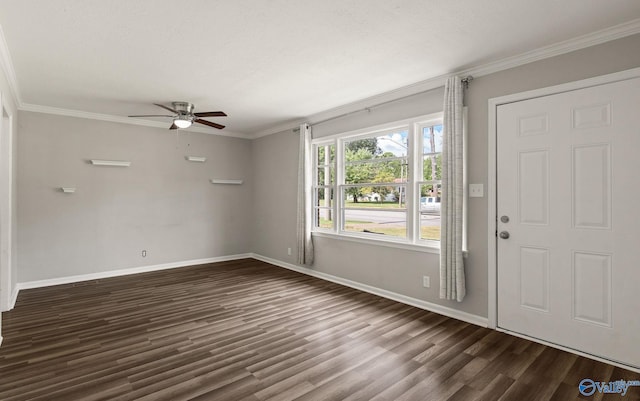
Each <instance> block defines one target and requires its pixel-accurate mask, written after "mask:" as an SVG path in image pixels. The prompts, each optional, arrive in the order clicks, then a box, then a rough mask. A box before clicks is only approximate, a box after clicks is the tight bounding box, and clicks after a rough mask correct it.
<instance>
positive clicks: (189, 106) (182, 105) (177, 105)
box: [171, 102, 194, 114]
mask: <svg viewBox="0 0 640 401" xmlns="http://www.w3.org/2000/svg"><path fill="white" fill-rule="evenodd" d="M171 104H172V105H173V109H174V110H176V111H177V112H178V113H179V114H192V113H193V109H194V106H193V103H189V102H171Z"/></svg>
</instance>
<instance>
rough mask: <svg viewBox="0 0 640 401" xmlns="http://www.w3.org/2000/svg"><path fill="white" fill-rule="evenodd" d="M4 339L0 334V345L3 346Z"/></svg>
mask: <svg viewBox="0 0 640 401" xmlns="http://www.w3.org/2000/svg"><path fill="white" fill-rule="evenodd" d="M2 340H3V338H2V336H0V347H2Z"/></svg>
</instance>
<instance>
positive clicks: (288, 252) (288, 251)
mask: <svg viewBox="0 0 640 401" xmlns="http://www.w3.org/2000/svg"><path fill="white" fill-rule="evenodd" d="M287 255H289V256H291V248H287Z"/></svg>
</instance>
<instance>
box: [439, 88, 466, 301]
mask: <svg viewBox="0 0 640 401" xmlns="http://www.w3.org/2000/svg"><path fill="white" fill-rule="evenodd" d="M462 99H463V88H462V81H461V79H460V77H457V76H456V77H451V78H449V79H448V80H447V83H446V84H445V88H444V119H443V132H442V199H441V208H440V209H441V210H440V211H441V225H442V228H441V233H440V298H443V299H452V300H453V299H455V300H457V301H458V302H462V300H463V299H464V295H465V293H466V288H465V278H464V261H463V256H462V246H463V238H464V237H463V232H462V230H463V204H464V192H463V191H464V181H463V179H464V171H463V169H464V163H463V161H464V147H463V144H464V131H463V121H464V119H463V114H462V113H463V105H462Z"/></svg>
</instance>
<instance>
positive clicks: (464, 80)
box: [293, 75, 473, 133]
mask: <svg viewBox="0 0 640 401" xmlns="http://www.w3.org/2000/svg"><path fill="white" fill-rule="evenodd" d="M471 81H473V76H471V75H467V76H466V77H464V78H462V79H460V82H462V86H463V88H464V89H469V83H471ZM434 89H436V88H431V89H428V90H425V91H421V92H416V93H412V94H411V95H407V96H403V97H399V98H397V99H391V100H387V101H386V102H382V103H376V104H374V105H371V106H367V107H364V108H362V109H358V110H353V111H349V112H347V113H342V114H339V115H337V116H333V117H329V118H325V119H324V120H320V121H316V122H314V123H309V125H310V126H312V127H313V126H314V125H319V124H324V123H326V122H329V121H333V120H337V119H339V118H343V117H346V116H350V115H352V114H356V113H361V112H363V111H366V112H370V111H371V109H374V108H377V107H380V106H384V105H387V104H389V103H393V102H397V101H400V100H405V99H408V98H410V97H413V96H418V95H422V94H423V93H427V92H431V91H432V90H434ZM293 132H296V133H297V132H300V128H294V129H293Z"/></svg>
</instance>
